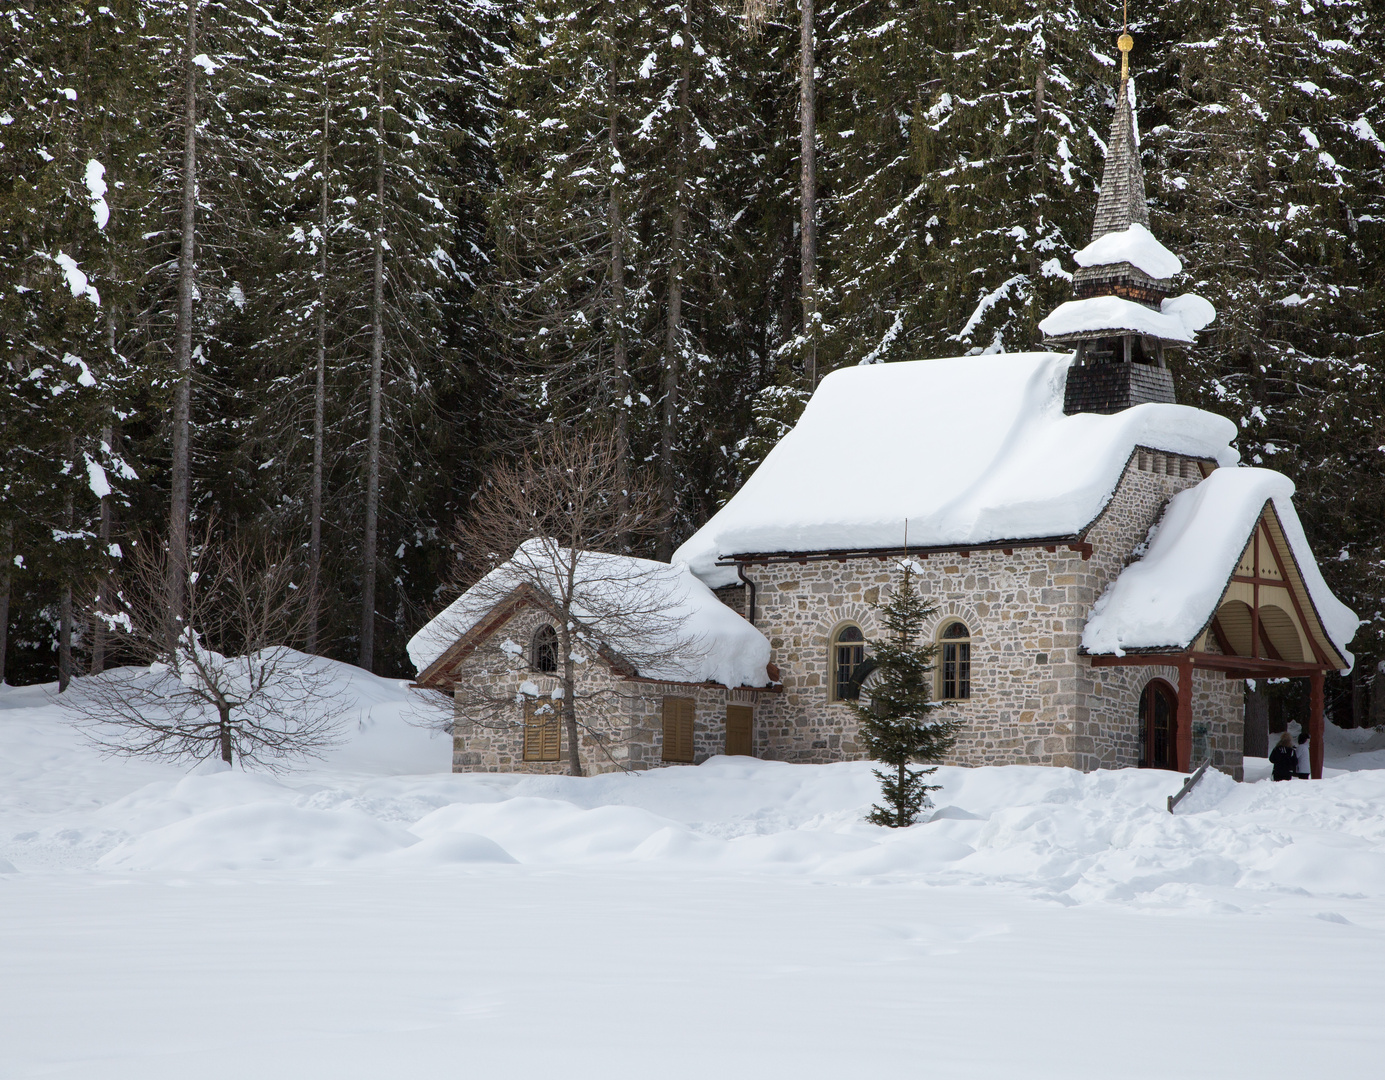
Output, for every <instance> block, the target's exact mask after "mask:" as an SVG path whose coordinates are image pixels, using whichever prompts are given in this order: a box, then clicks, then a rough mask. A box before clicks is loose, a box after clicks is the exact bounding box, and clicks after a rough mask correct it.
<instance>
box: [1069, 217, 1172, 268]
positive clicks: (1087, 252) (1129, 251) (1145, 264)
mask: <svg viewBox="0 0 1385 1080" xmlns="http://www.w3.org/2000/svg"><path fill="white" fill-rule="evenodd" d="M1073 260H1074V261H1075V262H1076V263H1077V265H1078V266H1114V265H1115V264H1117V263H1129V264H1130V265H1131V266H1134V267H1136V268H1138V269H1140V270H1143V271H1144V272H1145V273H1146V274H1148V275H1149V276H1150V277H1152V278H1171V277H1175V276H1176V275H1178V274H1181V273H1183V263H1182V261H1181V260H1180V259H1179V258H1178V256H1177V255H1175V254H1174V253H1173V252H1172V251H1170V250H1169V249H1168V248H1166V247H1165V246H1164V245H1163V244H1161V243H1159V241H1158V240H1156V239H1155V238H1154V234H1153V233H1152V232H1150V231H1149V230H1148V229H1146V228H1145V227H1144V226H1143V225H1141V224H1140V223H1139V222H1135V223H1133V224H1132V225H1131V226H1130V227H1129V228H1126V229H1120V230H1118V231H1116V232H1108V233H1105V234H1103V235H1102V236H1098V237H1097V238H1096V239H1095V240H1093V241H1092V242H1091V243H1090V244H1088V245H1087V246H1086V247H1084V248H1083V249H1082V250H1081V251H1079V252H1078V253H1077V254H1076V255H1074V256H1073Z"/></svg>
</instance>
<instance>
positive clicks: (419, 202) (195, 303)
mask: <svg viewBox="0 0 1385 1080" xmlns="http://www.w3.org/2000/svg"><path fill="white" fill-rule="evenodd" d="M0 10H2V11H3V16H2V17H0V352H2V353H3V355H2V356H0V360H2V361H3V363H0V384H2V385H3V391H0V393H2V394H3V398H2V399H0V424H2V425H3V435H0V675H3V677H4V678H5V679H6V680H8V681H9V682H10V683H29V682H36V681H40V680H51V679H53V678H56V677H58V675H59V673H60V669H61V672H62V674H63V675H64V677H67V676H70V675H72V674H80V673H84V672H87V671H90V670H99V669H100V668H101V666H102V665H103V664H109V663H114V662H117V659H115V658H112V657H110V656H108V655H106V653H105V652H104V650H103V646H102V638H101V634H100V633H99V629H98V628H94V627H92V626H90V625H88V624H87V622H86V621H85V620H84V616H83V615H82V611H83V610H84V603H83V598H84V597H87V596H89V595H90V594H91V592H92V590H93V589H94V588H96V587H97V583H99V582H100V581H102V580H103V579H105V578H107V577H108V576H109V575H111V574H112V573H113V572H114V571H115V569H116V568H117V566H118V565H119V564H120V562H121V560H122V559H124V558H127V557H128V553H129V551H130V548H131V545H132V544H138V543H141V542H143V543H149V542H160V543H161V542H165V541H169V542H171V543H172V544H173V548H171V550H173V551H174V552H175V553H176V550H177V545H178V543H181V545H182V550H183V551H184V552H185V551H186V549H187V545H188V542H189V541H188V537H189V535H191V536H192V537H193V542H194V543H195V542H196V539H197V537H205V536H206V535H207V530H208V529H219V530H226V531H234V532H236V533H237V534H238V535H245V536H258V537H263V538H272V539H274V540H275V541H276V542H281V543H288V544H290V545H291V546H292V547H293V549H294V550H295V551H297V552H299V553H300V556H299V557H301V569H300V571H299V576H298V578H297V582H296V583H297V585H298V587H301V588H303V589H306V590H309V592H310V593H311V595H312V597H313V615H312V618H311V619H310V620H309V621H308V622H307V624H306V629H305V630H304V639H303V640H302V641H299V642H295V643H294V644H296V645H297V646H298V647H300V648H305V649H307V650H309V651H314V652H319V653H323V654H326V655H331V656H333V657H336V658H338V659H342V660H347V661H351V662H353V663H359V664H361V665H362V666H364V667H368V668H371V669H373V670H374V671H376V672H377V673H380V674H385V675H400V676H402V675H405V674H412V672H411V670H410V669H409V668H408V662H407V658H406V657H405V654H404V648H403V646H404V642H405V641H407V639H408V638H409V637H410V636H411V635H412V634H413V633H414V632H415V631H416V630H417V629H418V628H419V626H420V625H421V624H422V623H423V622H424V621H425V619H426V618H427V617H428V616H429V615H430V614H431V613H433V612H434V611H435V610H436V609H437V607H438V606H439V604H440V603H441V602H442V601H443V600H444V599H445V598H446V596H445V594H444V593H443V592H442V591H441V590H442V589H443V588H444V587H445V583H446V582H447V581H448V579H449V577H450V574H451V568H452V566H453V564H454V563H455V559H456V556H455V553H454V551H453V550H452V546H451V542H450V532H451V529H452V526H453V523H454V522H455V521H456V520H457V518H458V517H459V516H460V515H462V514H464V513H465V511H466V508H467V506H468V504H469V501H470V500H471V499H472V497H473V495H474V493H475V492H476V490H477V485H478V483H479V482H480V478H481V477H482V476H484V474H485V472H486V470H487V469H488V468H491V467H492V466H494V465H496V464H497V463H501V462H505V461H514V460H518V459H520V458H521V457H522V456H523V455H525V454H526V453H527V452H529V450H530V449H531V448H532V447H533V446H534V444H535V442H536V440H537V438H538V436H539V435H540V434H541V433H542V432H543V431H544V430H546V429H547V428H549V427H550V426H551V425H559V426H561V427H563V428H564V429H566V430H572V431H579V432H580V431H584V430H589V431H592V432H600V433H602V434H603V435H607V436H610V437H611V438H613V439H614V441H615V444H616V445H617V446H618V447H619V450H620V453H621V455H622V456H623V458H624V460H625V463H626V468H627V469H628V471H629V473H630V474H631V475H635V474H639V475H641V476H645V477H648V478H651V480H652V482H654V483H656V484H657V489H658V492H659V497H660V499H661V500H662V501H663V510H664V512H666V513H668V514H669V515H671V520H672V522H673V524H672V526H671V527H670V528H669V529H668V530H667V531H666V532H665V533H664V534H663V535H661V536H660V537H659V538H657V539H656V540H654V541H651V542H650V545H649V547H648V549H647V550H644V551H642V552H641V553H642V554H647V555H649V556H651V557H657V558H665V559H666V558H668V556H669V555H670V554H671V552H672V550H673V549H674V547H675V546H676V545H677V544H678V543H679V542H681V540H683V539H684V538H686V537H687V536H688V535H689V534H690V533H691V532H692V531H693V530H694V529H695V528H697V527H698V526H699V525H701V524H702V523H703V522H704V521H706V520H707V518H708V517H709V515H711V514H712V513H713V512H714V511H715V510H716V509H717V507H718V506H719V505H720V504H721V503H722V502H723V501H724V500H725V499H726V498H727V496H728V495H729V493H731V492H733V491H734V490H736V488H737V487H738V486H739V484H740V483H741V482H742V480H743V479H744V477H745V476H746V475H747V474H748V472H749V471H750V470H751V469H753V468H754V466H755V465H756V464H757V463H758V462H759V461H760V460H761V459H762V458H763V456H764V454H765V453H766V452H767V451H768V449H769V448H770V447H771V446H772V445H773V444H774V441H775V440H776V439H777V437H778V436H779V435H780V434H781V433H782V432H783V431H784V430H785V429H786V426H787V425H791V424H792V423H793V421H794V420H795V419H796V417H797V415H798V413H799V411H800V410H801V409H802V406H803V402H804V401H805V400H806V397H807V395H808V393H809V392H810V391H811V388H812V386H813V385H815V383H816V381H817V380H820V379H821V377H822V376H823V375H824V374H825V373H827V372H830V371H832V370H833V369H836V368H839V367H842V366H844V365H852V364H866V363H889V362H895V361H903V360H914V359H924V358H930V357H943V356H957V355H965V354H981V353H986V352H997V351H1007V352H1015V351H1022V350H1029V349H1035V348H1041V347H1042V336H1041V335H1040V333H1039V332H1038V330H1037V324H1038V322H1039V321H1040V320H1041V319H1042V318H1044V316H1045V315H1046V314H1047V313H1049V312H1050V311H1052V310H1053V308H1054V307H1055V306H1057V305H1058V304H1059V303H1061V302H1062V301H1064V300H1066V299H1068V298H1069V295H1070V279H1071V276H1072V271H1073V262H1072V253H1073V252H1074V251H1075V250H1077V249H1079V248H1081V247H1082V246H1083V245H1085V244H1086V243H1087V241H1088V239H1089V232H1090V229H1091V221H1092V212H1093V207H1094V205H1095V201H1096V189H1097V185H1098V183H1099V181H1100V179H1101V168H1102V162H1103V156H1104V152H1105V144H1104V142H1103V140H1104V138H1105V137H1106V133H1107V131H1108V130H1109V127H1110V123H1111V115H1112V109H1113V103H1114V98H1115V93H1116V88H1117V64H1118V60H1119V54H1118V53H1117V50H1116V44H1115V42H1116V38H1117V36H1118V35H1119V34H1120V33H1121V29H1122V21H1123V18H1125V17H1127V16H1125V15H1123V11H1122V5H1121V4H1120V3H1119V2H1114V3H1113V2H1111V0H978V2H974V3H962V2H959V0H864V2H855V0H853V2H851V3H843V2H838V0H800V2H799V3H798V4H797V5H795V4H793V3H787V2H780V3H775V2H773V0H744V4H743V3H742V0H677V2H671V3H668V4H653V5H652V4H648V3H645V2H643V0H431V2H427V3H425V2H423V0H369V2H362V0H330V2H329V0H181V2H174V0H104V2H102V3H99V4H98V3H96V2H94V0H0ZM1383 18H1385V3H1382V0H1132V2H1131V3H1130V6H1129V10H1128V20H1129V28H1130V32H1131V34H1132V35H1133V36H1134V39H1135V49H1134V52H1133V53H1132V54H1131V58H1130V67H1131V72H1132V74H1133V76H1134V83H1135V86H1136V96H1137V104H1138V114H1137V115H1138V124H1139V134H1140V154H1141V158H1142V161H1143V166H1144V170H1145V175H1146V178H1147V185H1148V191H1149V197H1150V215H1151V228H1152V229H1153V231H1154V232H1155V233H1156V235H1158V236H1159V237H1160V239H1162V240H1163V242H1164V243H1165V244H1167V245H1168V247H1169V248H1171V249H1173V250H1174V251H1176V252H1178V253H1179V255H1180V256H1181V257H1182V259H1183V262H1184V266H1185V268H1186V269H1185V278H1184V282H1183V284H1182V287H1184V288H1187V289H1190V290H1195V291H1196V292H1198V293H1200V294H1201V295H1203V296H1206V297H1207V298H1208V299H1210V300H1211V301H1212V302H1213V304H1215V306H1216V308H1217V318H1216V321H1215V322H1214V323H1213V324H1212V325H1211V326H1210V327H1209V328H1208V330H1207V331H1206V332H1204V333H1203V335H1202V337H1201V341H1200V344H1199V345H1198V346H1197V347H1196V348H1195V349H1192V350H1190V351H1187V352H1183V353H1180V354H1178V355H1176V356H1174V357H1173V358H1172V359H1171V366H1172V367H1173V370H1174V377H1175V380H1176V385H1177V388H1178V395H1179V400H1180V401H1181V402H1182V403H1185V404H1190V405H1198V406H1202V407H1205V408H1208V409H1211V410H1212V411H1215V412H1219V413H1222V414H1224V415H1226V416H1228V417H1230V418H1231V419H1232V420H1234V421H1235V422H1236V423H1237V424H1238V425H1239V427H1240V431H1241V436H1240V441H1239V444H1238V445H1239V448H1240V452H1241V456H1242V460H1243V461H1246V462H1248V463H1257V464H1265V465H1268V466H1270V467H1273V468H1275V469H1278V470H1280V471H1282V472H1284V473H1285V474H1287V475H1288V476H1289V477H1290V478H1292V479H1293V481H1294V482H1295V484H1296V485H1297V487H1298V493H1297V496H1296V502H1297V505H1298V508H1299V512H1300V514H1301V515H1302V517H1303V521H1304V525H1305V527H1306V529H1307V531H1308V535H1309V540H1310V542H1311V543H1312V546H1313V548H1314V550H1315V551H1316V552H1317V553H1318V556H1319V558H1320V559H1321V560H1322V563H1323V571H1324V573H1325V575H1326V576H1327V579H1328V583H1329V584H1330V586H1331V587H1332V589H1333V590H1334V591H1335V592H1336V594H1337V595H1338V596H1340V597H1341V598H1342V599H1343V600H1344V601H1345V602H1346V603H1348V604H1349V605H1350V606H1351V607H1352V608H1354V609H1355V610H1356V611H1357V612H1358V613H1359V614H1360V615H1361V616H1362V618H1363V619H1365V620H1366V622H1365V624H1364V625H1363V626H1362V629H1361V631H1360V633H1359V634H1358V635H1357V638H1356V641H1355V645H1354V651H1355V652H1356V655H1357V657H1358V663H1357V666H1356V669H1355V671H1354V672H1353V673H1352V675H1351V676H1350V677H1341V678H1338V679H1335V680H1333V681H1332V683H1331V685H1330V687H1329V693H1330V707H1331V709H1332V710H1333V714H1334V716H1336V717H1337V718H1338V722H1339V723H1350V722H1351V721H1350V719H1348V718H1351V717H1353V716H1354V717H1355V720H1356V721H1357V722H1365V721H1366V719H1367V718H1369V719H1370V720H1371V722H1381V721H1385V694H1378V695H1372V694H1371V692H1370V685H1369V684H1370V682H1371V680H1372V677H1373V674H1374V672H1375V671H1376V669H1377V664H1378V663H1379V662H1380V661H1381V660H1382V659H1385V599H1383V598H1385V58H1382V55H1381V54H1382V47H1381V34H1380V26H1381V22H1382V19H1383ZM841 452H842V453H843V454H844V455H850V454H851V453H852V448H851V447H849V446H843V447H841ZM956 452H957V453H958V454H966V453H967V448H966V447H965V446H958V447H957V448H956ZM859 465H860V468H861V469H863V470H876V469H886V470H891V471H895V472H897V473H898V474H899V476H900V482H901V483H904V482H907V477H908V475H909V473H910V472H911V471H912V470H923V469H930V468H938V467H945V463H939V462H910V461H861V462H860V463H859ZM823 497H824V498H825V499H830V498H831V493H830V492H824V493H823ZM180 531H181V541H180V539H179V536H180ZM1373 697H1374V698H1375V699H1376V700H1375V702H1374V707H1372V703H1371V699H1372V698H1373Z"/></svg>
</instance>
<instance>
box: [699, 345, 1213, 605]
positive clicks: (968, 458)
mask: <svg viewBox="0 0 1385 1080" xmlns="http://www.w3.org/2000/svg"><path fill="white" fill-rule="evenodd" d="M1071 363H1072V356H1071V354H1067V353H1063V354H1059V353H1009V354H1000V355H994V356H970V357H954V358H951V359H947V360H914V361H909V362H905V363H896V364H875V365H870V366H866V367H852V368H844V369H842V370H839V371H834V372H832V374H830V375H828V376H827V377H826V378H825V379H823V380H822V383H821V385H819V387H818V389H817V392H816V393H814V395H813V397H812V400H811V401H809V403H808V407H807V409H805V410H804V413H803V416H802V418H801V419H800V420H799V422H798V424H797V425H796V426H795V427H794V428H793V430H792V431H790V432H789V433H788V434H787V435H786V436H784V438H783V439H782V440H780V442H779V444H778V445H777V446H775V448H774V449H773V450H771V451H770V453H769V455H768V456H767V457H766V458H765V460H764V462H763V463H762V464H761V465H760V467H759V468H758V469H757V470H755V472H754V474H753V475H752V476H751V477H750V479H749V480H747V481H746V483H745V486H744V487H742V488H741V490H740V491H738V492H737V493H736V494H735V496H734V497H733V498H732V499H731V500H730V502H728V503H727V504H726V505H725V506H724V507H722V509H721V510H720V511H719V512H718V513H717V514H716V515H715V516H714V517H713V518H712V519H711V520H710V521H709V522H707V524H706V525H704V526H703V527H702V528H701V529H699V530H698V531H697V533H695V534H694V535H693V536H692V537H691V538H690V539H689V540H688V541H687V543H685V544H684V545H683V546H682V547H680V548H679V549H678V551H676V552H675V553H674V556H673V561H674V562H682V563H686V564H687V565H688V566H689V567H690V568H691V569H692V571H693V573H695V574H696V575H697V576H698V577H700V578H701V579H702V580H703V581H704V582H706V583H707V584H708V585H711V586H712V587H713V588H718V587H720V586H722V585H729V584H733V583H734V582H735V581H736V580H737V577H736V571H735V569H734V568H733V567H719V566H717V565H716V563H717V562H718V560H720V559H723V558H725V557H726V556H728V555H732V554H739V553H750V552H756V553H761V552H798V551H833V550H842V549H848V550H862V549H869V548H898V547H901V546H902V545H903V544H904V541H905V535H904V533H905V520H906V519H907V520H908V542H909V545H910V546H918V547H941V546H947V545H967V544H982V543H990V542H995V541H1000V540H1023V539H1040V538H1044V537H1061V536H1075V535H1077V534H1079V533H1080V532H1081V531H1082V530H1083V529H1085V528H1086V527H1087V526H1088V525H1090V524H1091V523H1092V521H1093V520H1095V518H1096V517H1097V515H1098V514H1100V512H1101V510H1102V508H1103V507H1105V505H1106V503H1107V501H1108V500H1109V499H1110V497H1111V494H1112V492H1113V491H1114V490H1115V487H1116V484H1117V482H1118V481H1119V480H1120V477H1121V473H1122V470H1123V469H1124V468H1125V465H1126V462H1127V460H1128V459H1129V457H1130V454H1131V453H1132V451H1133V450H1134V448H1135V447H1136V446H1146V447H1149V448H1151V449H1155V450H1165V451H1171V452H1174V453H1181V454H1187V455H1189V456H1192V457H1204V458H1213V459H1215V460H1216V461H1218V462H1219V463H1220V464H1222V465H1232V464H1235V463H1236V461H1237V460H1238V455H1237V453H1236V451H1235V450H1233V449H1232V448H1231V446H1230V443H1231V440H1232V439H1234V438H1235V437H1236V426H1235V424H1233V423H1232V422H1231V421H1230V420H1227V419H1226V418H1225V417H1221V416H1215V415H1213V414H1212V413H1208V412H1203V411H1201V410H1199V409H1192V408H1188V407H1187V406H1184V405H1161V404H1147V405H1137V406H1135V407H1134V408H1131V409H1126V410H1124V411H1123V412H1119V413H1116V414H1114V415H1111V416H1103V415H1098V414H1094V413H1079V414H1076V415H1073V416H1065V415H1064V414H1063V388H1064V385H1065V382H1066V379H1067V371H1068V367H1069V365H1070V364H1071Z"/></svg>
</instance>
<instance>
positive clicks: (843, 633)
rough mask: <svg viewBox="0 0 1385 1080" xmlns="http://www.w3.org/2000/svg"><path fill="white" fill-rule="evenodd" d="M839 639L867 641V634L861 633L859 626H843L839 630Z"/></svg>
mask: <svg viewBox="0 0 1385 1080" xmlns="http://www.w3.org/2000/svg"><path fill="white" fill-rule="evenodd" d="M837 640H838V641H865V640H866V635H865V634H863V633H861V628H860V627H859V626H843V627H842V628H841V630H839V631H838V632H837Z"/></svg>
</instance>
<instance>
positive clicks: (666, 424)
mask: <svg viewBox="0 0 1385 1080" xmlns="http://www.w3.org/2000/svg"><path fill="white" fill-rule="evenodd" d="M692 46H693V42H692V0H684V2H683V65H682V70H681V71H680V72H679V78H678V145H677V149H676V150H675V154H676V155H677V157H676V159H675V160H676V164H675V166H674V175H673V222H672V226H671V228H670V230H669V248H670V250H669V261H668V327H667V334H666V337H665V341H664V410H663V430H662V432H661V436H660V440H659V494H660V499H661V502H662V503H663V509H664V513H665V514H666V515H668V518H667V520H668V526H667V527H665V528H664V529H662V530H661V531H660V533H659V549H658V555H659V558H661V559H664V560H667V559H669V558H670V557H671V556H672V555H673V536H674V531H673V528H672V524H673V512H674V510H675V509H676V506H677V501H678V500H677V493H676V492H675V491H674V483H673V475H674V469H673V452H674V438H675V436H676V434H677V430H678V379H679V373H680V370H681V360H682V356H681V354H682V351H683V232H684V228H685V222H686V220H687V190H688V164H689V163H688V153H689V145H688V131H689V127H690V124H689V115H688V88H689V84H690V83H691V82H692Z"/></svg>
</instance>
